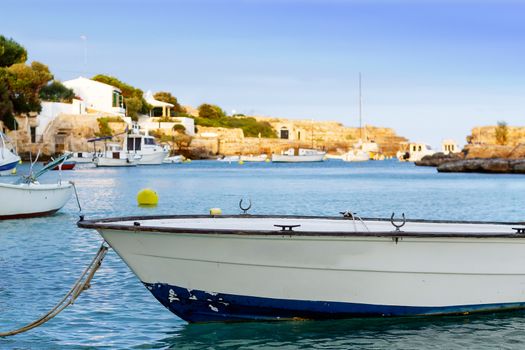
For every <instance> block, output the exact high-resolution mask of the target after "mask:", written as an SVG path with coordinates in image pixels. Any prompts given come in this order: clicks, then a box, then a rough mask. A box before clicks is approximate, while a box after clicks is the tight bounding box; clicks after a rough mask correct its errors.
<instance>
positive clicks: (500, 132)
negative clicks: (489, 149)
mask: <svg viewBox="0 0 525 350" xmlns="http://www.w3.org/2000/svg"><path fill="white" fill-rule="evenodd" d="M508 137H509V128H508V126H507V123H506V122H504V121H499V122H498V126H496V143H497V144H498V145H506V144H507V141H508Z"/></svg>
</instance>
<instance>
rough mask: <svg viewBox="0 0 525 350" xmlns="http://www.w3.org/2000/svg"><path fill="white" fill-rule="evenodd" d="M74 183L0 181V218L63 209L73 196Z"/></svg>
mask: <svg viewBox="0 0 525 350" xmlns="http://www.w3.org/2000/svg"><path fill="white" fill-rule="evenodd" d="M72 193H73V185H72V184H71V183H70V182H67V181H62V182H61V183H56V184H40V183H21V184H6V183H0V198H4V199H7V198H9V200H1V201H0V220H3V219H19V218H29V217H36V216H44V215H49V214H52V213H54V212H56V211H57V210H59V209H61V208H62V207H63V206H64V205H65V204H66V203H67V201H68V200H69V199H70V198H71V194H72Z"/></svg>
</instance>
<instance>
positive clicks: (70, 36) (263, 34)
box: [0, 0, 525, 146]
mask: <svg viewBox="0 0 525 350" xmlns="http://www.w3.org/2000/svg"><path fill="white" fill-rule="evenodd" d="M523 14H525V2H520V1H467V0H464V1H462V0H458V1H428V0H421V1H395V0H382V1H374V0H370V1H365V0H361V1H357V0H355V1H343V0H339V1H335V0H332V1H331V0H325V1H321V0H318V1H315V0H310V1H306V0H304V1H300V0H288V1H287V0H283V1H277V0H274V1H272V0H267V1H263V0H259V1H256V0H244V1H241V0H231V1H219V0H216V1H211V0H208V1H199V0H197V1H158V0H152V1H146V0H142V1H111V0H105V1H51V0H47V1H25V0H16V1H13V0H3V1H2V6H1V7H0V17H1V18H2V20H1V21H0V33H1V34H3V35H6V36H8V37H12V38H14V39H15V40H17V41H18V42H20V43H21V44H23V45H24V46H25V47H26V48H27V49H28V51H29V58H30V60H38V61H41V62H43V63H46V64H48V65H49V67H50V68H51V70H52V72H53V73H54V74H55V76H56V77H57V78H58V79H61V80H67V79H70V78H74V77H76V76H79V75H87V76H92V75H95V74H97V73H104V74H110V75H113V76H116V77H118V78H119V79H121V80H123V81H125V82H128V83H130V84H132V85H135V86H137V87H140V88H141V89H143V90H144V91H146V90H152V91H159V90H167V91H171V92H172V93H173V94H174V95H175V96H177V97H178V98H179V100H180V101H181V102H182V103H183V104H189V105H193V106H197V105H199V104H200V103H203V102H210V103H215V104H218V105H220V106H221V107H223V108H224V109H225V110H226V111H228V112H231V111H233V110H235V111H237V112H239V113H246V114H257V115H271V116H276V117H279V116H280V117H288V118H301V119H302V118H304V119H311V118H314V119H318V120H337V121H340V122H342V123H344V124H345V125H348V126H356V125H357V124H358V74H359V72H362V75H363V119H364V122H365V123H367V124H371V125H377V126H385V127H392V128H394V129H395V130H396V131H397V132H398V133H399V134H400V135H403V136H406V137H408V138H410V139H412V140H422V141H426V142H429V143H431V144H432V145H434V146H438V145H439V143H440V142H441V139H443V138H450V137H452V138H454V139H456V140H457V141H458V142H459V143H460V144H461V143H464V140H465V136H466V135H467V134H469V133H470V129H471V128H472V127H473V126H477V125H493V124H495V123H496V122H497V121H498V120H505V121H507V122H508V123H509V124H510V125H523V124H524V120H525V119H524V117H525V98H524V97H525V21H524V20H523ZM82 35H85V36H86V37H87V41H86V43H87V48H88V50H87V51H88V55H87V61H88V62H87V65H85V64H84V46H83V45H84V43H83V41H82V39H81V38H80V37H81V36H82Z"/></svg>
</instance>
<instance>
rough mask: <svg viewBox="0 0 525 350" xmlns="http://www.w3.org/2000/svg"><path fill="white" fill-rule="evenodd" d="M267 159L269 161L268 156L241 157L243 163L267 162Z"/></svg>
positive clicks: (250, 155) (249, 155) (251, 155)
mask: <svg viewBox="0 0 525 350" xmlns="http://www.w3.org/2000/svg"><path fill="white" fill-rule="evenodd" d="M266 159H268V155H267V154H258V155H253V154H248V155H243V156H241V157H240V160H242V161H243V162H265V161H266Z"/></svg>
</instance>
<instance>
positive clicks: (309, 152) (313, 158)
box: [272, 148, 326, 163]
mask: <svg viewBox="0 0 525 350" xmlns="http://www.w3.org/2000/svg"><path fill="white" fill-rule="evenodd" d="M325 155H326V152H323V151H318V150H316V149H309V148H290V149H288V150H286V151H283V152H282V153H281V154H272V162H275V163H306V162H322V161H323V160H324V157H325Z"/></svg>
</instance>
